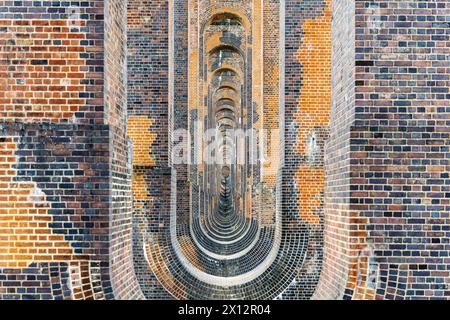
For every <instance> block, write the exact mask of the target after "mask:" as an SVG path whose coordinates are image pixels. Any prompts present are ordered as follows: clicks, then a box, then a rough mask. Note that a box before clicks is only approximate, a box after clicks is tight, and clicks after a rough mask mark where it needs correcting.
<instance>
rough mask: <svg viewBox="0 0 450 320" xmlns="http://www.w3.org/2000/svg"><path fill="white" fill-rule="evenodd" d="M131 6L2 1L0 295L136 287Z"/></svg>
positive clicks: (72, 294) (75, 295) (99, 294)
mask: <svg viewBox="0 0 450 320" xmlns="http://www.w3.org/2000/svg"><path fill="white" fill-rule="evenodd" d="M125 13H126V10H125V7H124V5H123V3H122V2H116V1H84V2H82V3H72V2H65V1H53V2H40V1H33V2H28V1H1V3H0V25H1V29H0V30H1V33H0V43H1V50H0V68H1V73H2V74H1V79H2V80H0V81H1V89H2V90H0V95H1V102H0V110H1V111H0V112H1V116H2V118H1V123H0V142H1V143H0V148H1V153H2V154H1V157H0V158H1V160H0V162H1V167H2V175H1V178H0V179H1V186H0V194H1V209H0V210H1V213H2V214H1V232H0V242H1V245H0V248H1V249H0V250H1V253H0V298H1V299H112V298H114V297H118V298H127V297H138V296H139V288H138V287H137V286H135V287H134V288H133V286H132V285H131V284H129V283H127V282H131V280H130V279H132V277H133V275H134V272H133V270H132V259H131V254H130V251H131V208H130V196H131V186H130V183H129V180H130V179H129V174H130V170H129V168H128V165H127V162H128V156H127V154H128V139H127V137H126V134H125V133H126V132H125V127H126V123H125V121H126V110H125V98H126V92H125V89H126V87H125V86H126V83H125V81H124V75H125V69H124V67H125V63H124V62H125V57H126V55H125V49H126V35H125V25H126V21H125V20H124V17H125ZM127 255H128V257H127ZM127 264H128V266H129V267H128V268H127ZM111 265H112V267H111ZM114 266H115V267H114ZM113 288H114V289H113ZM113 290H114V291H115V292H113ZM124 291H126V292H124Z"/></svg>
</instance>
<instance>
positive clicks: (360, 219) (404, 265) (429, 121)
mask: <svg viewBox="0 0 450 320" xmlns="http://www.w3.org/2000/svg"><path fill="white" fill-rule="evenodd" d="M335 4H336V5H335V16H337V17H344V16H345V17H350V18H351V20H348V18H346V19H345V20H344V19H342V20H338V21H336V22H335V32H336V33H340V34H341V35H340V36H337V37H336V38H334V41H335V45H334V46H333V48H334V52H335V62H336V63H335V64H334V65H335V67H336V69H337V70H334V71H335V74H334V75H335V77H334V81H333V89H334V93H333V94H334V97H333V100H334V102H335V105H334V108H333V109H334V110H333V112H332V114H333V113H334V112H336V113H339V114H340V116H338V115H334V117H335V118H336V120H337V121H336V122H335V123H334V124H333V126H332V132H333V133H332V136H334V139H335V141H336V143H333V144H330V148H331V150H332V152H333V153H332V154H333V155H334V156H335V157H341V159H343V160H340V161H341V162H342V161H345V162H346V166H347V167H346V169H344V170H345V171H344V170H342V169H339V167H337V166H335V164H333V163H332V162H331V161H330V163H329V166H328V168H329V169H330V170H331V171H330V173H332V175H331V176H332V177H333V179H330V184H329V190H330V194H329V196H330V197H331V199H333V196H334V195H339V198H341V199H342V198H343V196H344V194H345V193H346V194H347V195H346V197H347V199H346V202H345V203H342V206H340V207H336V208H337V209H339V211H337V210H336V209H333V208H332V207H331V205H330V206H328V210H327V211H326V212H325V213H326V217H327V220H328V221H327V222H328V228H327V230H326V236H329V237H328V238H327V237H326V238H325V239H326V245H325V247H326V253H327V256H326V258H325V265H326V266H327V267H328V269H327V270H326V271H325V272H324V278H323V284H322V285H323V287H322V288H321V290H320V296H321V297H328V298H346V299H351V298H353V299H432V298H433V299H436V298H437V299H439V298H441V299H444V298H448V297H449V295H450V292H449V260H448V254H449V253H448V230H449V221H448V212H449V197H448V195H449V194H448V182H449V180H448V175H449V166H448V165H449V154H448V149H449V142H450V140H449V137H450V135H449V120H450V116H449V109H448V101H449V98H450V96H449V90H450V89H449V80H450V79H449V71H450V69H449V67H450V64H449V59H448V57H449V53H450V49H449V40H450V38H449V37H450V32H449V30H450V29H449V21H448V17H449V10H450V3H449V2H448V1H356V2H355V4H354V5H353V4H350V1H335ZM353 19H354V22H355V27H353V25H352V24H351V21H352V20H353ZM349 24H350V25H349ZM353 35H354V37H353ZM347 59H348V60H347ZM346 60H347V61H346ZM339 145H340V146H341V147H338V146H339ZM344 155H345V160H344V158H343V156H344ZM341 167H343V166H342V165H341ZM338 170H342V171H338ZM332 260H333V261H332ZM337 272H338V273H339V274H340V276H338V277H337V276H336V273H337Z"/></svg>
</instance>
